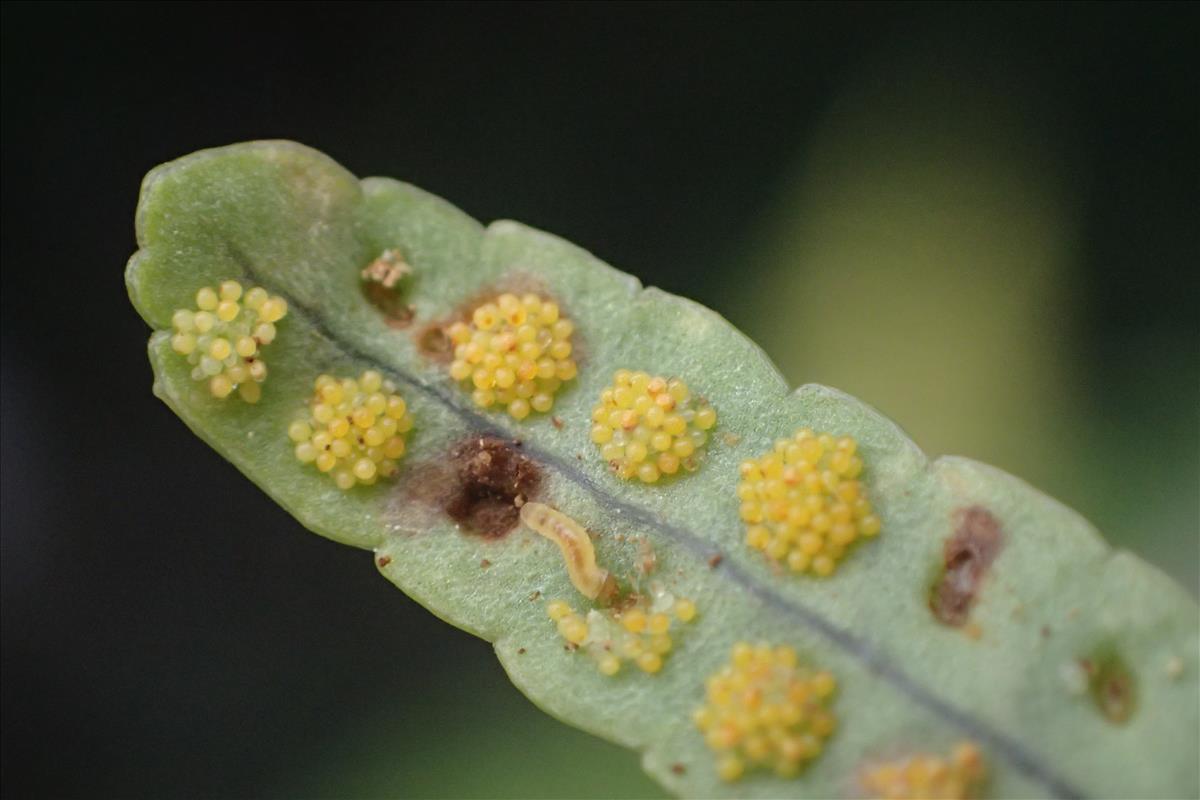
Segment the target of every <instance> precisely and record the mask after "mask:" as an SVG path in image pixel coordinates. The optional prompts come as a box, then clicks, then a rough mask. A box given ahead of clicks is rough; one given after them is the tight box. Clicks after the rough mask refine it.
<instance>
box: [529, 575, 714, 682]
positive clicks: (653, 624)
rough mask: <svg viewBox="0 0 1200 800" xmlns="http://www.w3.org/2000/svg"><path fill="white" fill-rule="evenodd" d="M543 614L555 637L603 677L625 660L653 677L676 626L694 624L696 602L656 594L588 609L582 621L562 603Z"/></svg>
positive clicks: (613, 672) (662, 592)
mask: <svg viewBox="0 0 1200 800" xmlns="http://www.w3.org/2000/svg"><path fill="white" fill-rule="evenodd" d="M546 613H547V614H548V615H549V617H550V619H552V620H554V622H555V623H556V624H557V626H558V632H559V635H561V636H562V637H563V638H564V639H566V640H567V642H569V643H570V644H571V645H574V646H575V647H576V648H582V649H583V650H584V651H585V652H586V653H587V654H588V655H589V656H591V657H592V659H593V660H594V661H595V662H596V668H597V669H598V670H599V671H600V673H601V674H602V675H606V676H608V677H612V676H614V675H616V674H617V673H618V672H620V671H621V665H622V664H624V663H625V662H627V661H628V662H631V663H632V664H634V665H635V666H636V667H637V668H638V669H639V670H641V671H642V672H644V673H646V674H649V675H654V674H656V673H658V672H659V671H661V670H662V668H663V666H664V664H665V661H666V658H667V657H668V654H669V653H670V652H671V650H672V649H673V647H674V642H673V640H672V639H671V629H672V627H673V625H674V623H675V622H676V621H678V622H682V623H685V624H686V623H688V622H691V621H692V620H694V619H695V618H696V604H695V603H694V602H692V601H691V600H688V599H687V598H676V597H674V596H673V595H671V594H670V593H668V592H666V591H665V590H659V591H653V592H652V597H650V598H646V597H641V598H638V601H637V602H636V603H635V604H633V605H632V606H628V607H623V608H620V609H614V608H608V609H603V610H600V609H592V610H591V611H588V612H587V615H586V617H585V616H584V615H583V614H581V613H578V612H576V611H575V609H573V608H572V607H571V605H570V604H569V603H567V602H566V601H564V600H553V601H551V602H549V603H547V604H546Z"/></svg>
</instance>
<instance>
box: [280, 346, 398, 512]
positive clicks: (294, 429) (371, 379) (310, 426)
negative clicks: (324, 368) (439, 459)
mask: <svg viewBox="0 0 1200 800" xmlns="http://www.w3.org/2000/svg"><path fill="white" fill-rule="evenodd" d="M313 388H314V390H315V391H314V393H313V398H312V400H311V401H309V405H308V413H307V414H305V415H303V416H302V417H300V418H298V419H296V420H295V421H294V422H292V424H291V425H290V426H288V432H287V433H288V438H289V439H291V440H292V442H293V443H294V444H295V453H296V458H297V459H298V460H299V461H300V462H301V463H304V464H312V465H314V466H315V467H316V468H317V469H319V470H320V471H321V472H326V473H329V474H330V475H332V476H333V480H334V482H335V483H337V485H338V488H339V489H352V488H353V487H354V486H355V485H356V484H360V483H361V484H365V485H367V486H370V485H371V484H373V483H375V481H376V480H378V479H379V478H381V477H382V478H388V477H391V476H392V475H394V474H395V473H396V470H397V466H396V462H397V461H399V460H400V459H401V458H403V457H404V434H406V433H408V431H410V430H411V429H412V417H411V416H410V415H409V413H408V407H407V406H406V405H405V403H404V398H402V397H401V396H400V395H398V394H396V387H395V386H393V385H392V383H391V382H390V381H385V380H384V379H383V376H382V375H380V374H379V373H378V372H376V371H374V370H367V371H366V372H364V373H363V374H362V375H361V376H360V377H359V379H358V380H354V379H353V378H342V379H340V380H339V379H337V378H334V377H332V376H330V375H321V376H320V377H319V378H317V380H316V382H315V383H314V384H313Z"/></svg>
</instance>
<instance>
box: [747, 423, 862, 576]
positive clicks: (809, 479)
mask: <svg viewBox="0 0 1200 800" xmlns="http://www.w3.org/2000/svg"><path fill="white" fill-rule="evenodd" d="M857 449H858V447H857V444H856V442H855V441H854V439H852V438H850V437H849V436H842V437H840V438H834V437H833V436H830V435H829V434H827V433H821V434H817V433H813V432H812V431H811V430H809V429H808V428H804V429H802V430H800V431H798V432H797V433H796V435H795V436H793V437H792V438H790V439H780V440H779V441H777V442H775V447H774V448H773V449H772V450H771V452H769V453H766V454H765V455H763V456H762V457H760V458H757V459H753V460H751V461H744V462H742V465H741V482H740V483H738V487H737V494H738V499H739V500H741V503H742V505H741V517H742V520H743V521H744V522H745V523H746V544H747V545H748V546H749V547H752V548H754V549H755V550H760V551H762V552H763V553H764V554H765V555H766V556H767V558H770V559H771V560H772V561H775V562H778V563H781V564H785V565H786V566H787V567H788V569H790V570H791V571H792V572H808V573H811V574H813V575H816V576H818V577H825V576H828V575H831V574H833V571H834V569H836V568H837V564H838V562H839V561H840V560H841V559H842V558H843V557H844V556H845V555H846V552H847V551H848V550H849V549H850V548H851V547H852V546H853V545H854V544H855V543H856V542H857V541H858V540H860V539H865V538H870V537H872V536H875V535H876V534H877V533H879V530H880V527H881V524H880V521H879V517H877V516H876V515H875V514H874V513H873V511H872V509H871V502H870V500H868V499H867V493H866V489H865V487H864V486H863V484H862V482H860V481H859V480H858V476H859V475H860V474H861V473H862V470H863V462H862V459H861V458H860V457H859V456H858V455H857V454H856V451H857Z"/></svg>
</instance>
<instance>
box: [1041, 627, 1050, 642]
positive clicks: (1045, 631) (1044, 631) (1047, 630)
mask: <svg viewBox="0 0 1200 800" xmlns="http://www.w3.org/2000/svg"><path fill="white" fill-rule="evenodd" d="M1042 638H1043V639H1049V638H1050V626H1049V625H1043V626H1042Z"/></svg>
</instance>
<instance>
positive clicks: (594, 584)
mask: <svg viewBox="0 0 1200 800" xmlns="http://www.w3.org/2000/svg"><path fill="white" fill-rule="evenodd" d="M521 522H523V523H525V524H526V525H528V526H529V527H530V528H532V529H533V530H535V531H536V532H538V533H540V534H541V535H542V536H545V537H546V538H547V539H549V540H550V541H552V542H554V543H555V544H557V545H558V549H559V551H561V552H562V557H563V561H564V562H566V565H567V575H568V576H569V577H570V578H571V583H573V584H574V585H575V588H576V589H578V590H579V593H580V594H582V595H583V596H584V597H586V598H588V599H589V600H595V599H596V598H597V597H600V596H601V595H603V596H604V597H609V596H611V595H612V594H613V593H614V592H615V591H616V588H617V584H616V581H615V580H614V579H613V576H612V574H611V573H609V571H608V570H606V569H603V568H601V567H600V566H599V565H598V564H596V549H595V548H594V547H593V546H592V537H591V536H589V535H588V532H587V529H586V528H584V527H583V526H582V525H580V524H579V523H578V522H576V521H575V520H573V519H571V518H570V517H568V516H567V515H566V514H564V513H562V512H561V511H558V510H556V509H553V508H551V507H550V506H548V505H546V504H544V503H533V502H527V503H525V505H523V506H521Z"/></svg>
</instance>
